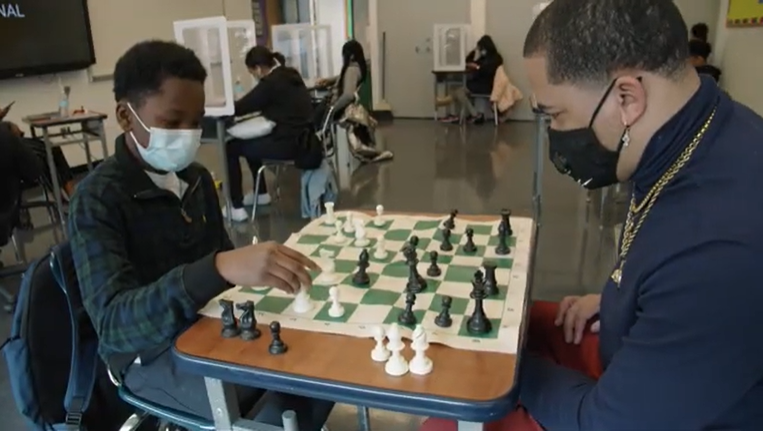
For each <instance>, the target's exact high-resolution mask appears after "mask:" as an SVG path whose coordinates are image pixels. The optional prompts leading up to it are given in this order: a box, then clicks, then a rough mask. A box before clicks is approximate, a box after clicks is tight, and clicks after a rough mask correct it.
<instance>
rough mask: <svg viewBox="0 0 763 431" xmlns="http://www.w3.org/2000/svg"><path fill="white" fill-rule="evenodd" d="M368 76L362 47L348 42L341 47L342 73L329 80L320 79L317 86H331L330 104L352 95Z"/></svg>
mask: <svg viewBox="0 0 763 431" xmlns="http://www.w3.org/2000/svg"><path fill="white" fill-rule="evenodd" d="M367 75H368V63H367V62H366V55H365V54H364V52H363V45H361V44H360V42H358V41H357V40H348V41H347V42H345V44H344V45H343V46H342V71H341V72H340V73H339V76H336V77H334V78H329V79H321V80H319V81H318V83H317V86H319V87H327V86H331V87H332V89H331V91H332V96H331V103H332V104H333V103H334V102H336V100H337V99H339V98H340V97H342V96H344V95H346V94H354V93H355V92H357V91H358V88H359V87H360V85H361V84H363V82H364V81H365V80H366V76H367Z"/></svg>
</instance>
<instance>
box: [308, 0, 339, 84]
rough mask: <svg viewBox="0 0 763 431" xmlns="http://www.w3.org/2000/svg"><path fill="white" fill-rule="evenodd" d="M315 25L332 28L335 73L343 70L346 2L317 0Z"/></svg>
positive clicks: (332, 54)
mask: <svg viewBox="0 0 763 431" xmlns="http://www.w3.org/2000/svg"><path fill="white" fill-rule="evenodd" d="M313 7H314V11H315V25H330V26H331V57H332V59H333V61H332V64H333V73H332V75H336V74H338V73H339V71H340V70H341V68H342V45H344V43H345V42H346V41H347V8H346V0H315V3H314V5H313Z"/></svg>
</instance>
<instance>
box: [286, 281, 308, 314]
mask: <svg viewBox="0 0 763 431" xmlns="http://www.w3.org/2000/svg"><path fill="white" fill-rule="evenodd" d="M291 308H292V310H294V312H295V313H297V314H304V313H307V312H308V311H310V310H312V309H313V301H311V300H310V294H309V293H307V288H306V287H305V286H302V288H300V289H299V292H298V293H297V296H295V297H294V302H292V305H291Z"/></svg>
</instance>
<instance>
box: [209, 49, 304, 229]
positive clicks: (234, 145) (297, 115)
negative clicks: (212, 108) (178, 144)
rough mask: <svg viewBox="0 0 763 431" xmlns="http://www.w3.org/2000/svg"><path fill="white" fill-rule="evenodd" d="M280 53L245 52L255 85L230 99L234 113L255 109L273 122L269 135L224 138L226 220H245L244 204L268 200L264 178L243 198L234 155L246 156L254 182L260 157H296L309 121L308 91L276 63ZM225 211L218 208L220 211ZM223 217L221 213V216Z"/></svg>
mask: <svg viewBox="0 0 763 431" xmlns="http://www.w3.org/2000/svg"><path fill="white" fill-rule="evenodd" d="M283 60H284V59H283V56H281V55H280V54H278V53H272V52H270V50H269V49H267V48H265V47H264V46H255V47H254V48H252V49H251V50H249V52H248V53H247V54H246V59H245V62H246V67H247V68H249V72H250V73H251V74H252V75H254V77H255V78H257V79H258V80H259V83H258V84H257V85H256V86H255V87H254V88H253V89H252V90H251V91H250V92H249V93H247V94H246V95H245V96H244V97H242V98H241V99H239V100H238V101H237V102H236V116H242V115H248V114H252V113H255V112H260V113H262V115H263V116H264V117H265V118H267V119H268V120H270V121H272V122H274V123H275V128H273V130H272V131H271V132H270V134H268V135H266V136H263V137H260V138H255V139H245V140H241V139H235V140H232V141H230V142H228V145H227V154H228V168H229V170H230V172H229V174H230V196H231V204H232V206H233V213H232V214H231V219H232V220H234V221H245V220H247V219H248V218H249V216H248V215H247V213H246V210H245V209H244V205H252V204H253V203H254V200H255V199H257V204H258V205H267V204H269V203H270V195H269V194H268V191H267V187H266V185H265V181H261V182H260V189H259V190H256V191H253V192H251V193H249V194H247V195H246V196H244V192H243V186H242V178H241V162H240V161H239V158H240V157H243V158H245V159H246V161H247V163H248V164H249V169H250V170H251V171H252V175H253V176H254V181H255V183H256V179H257V178H256V175H257V170H258V169H260V167H261V166H262V161H263V160H293V159H294V158H295V157H296V156H297V154H296V153H297V143H298V139H299V138H300V137H301V136H304V133H305V131H306V130H309V128H310V127H311V125H312V121H313V106H312V100H311V97H310V92H309V91H308V90H307V87H306V86H305V82H304V80H303V79H302V76H300V74H299V72H297V71H296V70H294V69H292V68H291V67H286V66H282V63H283ZM225 211H226V210H225V209H223V212H224V213H225ZM226 215H227V214H226Z"/></svg>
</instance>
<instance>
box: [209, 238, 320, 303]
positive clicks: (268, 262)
mask: <svg viewBox="0 0 763 431" xmlns="http://www.w3.org/2000/svg"><path fill="white" fill-rule="evenodd" d="M215 264H216V266H217V270H218V271H219V272H220V275H221V276H222V277H223V278H224V279H225V280H226V281H228V283H231V284H235V285H242V286H270V287H276V288H278V289H281V290H283V291H284V292H288V293H296V292H298V291H299V289H300V287H301V286H310V285H311V284H312V279H311V278H310V274H309V273H308V269H311V270H315V271H318V270H320V268H319V267H318V265H317V264H316V263H315V262H313V261H312V260H310V259H309V258H307V257H306V256H305V255H303V254H302V253H300V252H298V251H296V250H293V249H291V248H289V247H286V246H284V245H281V244H278V243H275V242H272V241H269V242H265V243H261V244H254V245H249V246H246V247H242V248H237V249H235V250H231V251H226V252H221V253H218V254H217V257H216V259H215Z"/></svg>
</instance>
